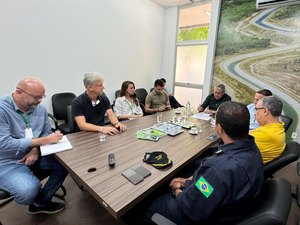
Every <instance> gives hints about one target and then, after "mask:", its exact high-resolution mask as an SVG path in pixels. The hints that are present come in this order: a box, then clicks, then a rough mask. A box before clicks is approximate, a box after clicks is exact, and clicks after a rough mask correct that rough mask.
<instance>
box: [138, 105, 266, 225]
mask: <svg viewBox="0 0 300 225" xmlns="http://www.w3.org/2000/svg"><path fill="white" fill-rule="evenodd" d="M248 131H249V112H248V110H247V108H246V106H244V105H242V104H240V103H237V102H231V101H229V102H225V103H223V104H221V105H220V107H219V108H218V110H217V113H216V132H217V134H218V135H219V136H220V137H221V139H222V140H223V142H224V144H223V145H222V146H220V147H219V148H218V149H217V150H216V151H215V152H214V153H213V154H212V155H211V156H209V157H206V158H204V159H203V160H202V162H201V163H200V166H199V168H198V169H197V170H196V171H194V173H193V175H192V176H191V177H189V178H180V177H179V178H174V179H173V180H172V181H171V182H170V187H171V189H172V193H165V194H163V195H160V196H158V197H156V198H155V199H154V200H153V201H152V202H150V203H149V205H147V208H146V211H145V212H144V215H143V216H144V217H145V218H146V219H147V220H150V219H151V217H152V215H153V214H154V213H159V214H161V215H163V216H165V217H166V218H168V219H170V220H172V221H173V222H175V223H176V224H177V225H185V224H194V223H195V224H205V223H207V222H209V221H211V219H212V217H213V215H214V214H215V213H216V212H217V211H218V209H220V208H226V206H231V205H233V204H235V203H238V202H245V201H248V200H251V199H253V198H254V197H255V196H257V194H258V193H259V192H260V190H261V187H262V185H263V179H264V178H263V163H262V158H261V155H260V153H259V150H258V148H257V146H256V144H255V142H254V140H253V137H251V136H248ZM152 199H153V198H152ZM144 204H145V203H144Z"/></svg>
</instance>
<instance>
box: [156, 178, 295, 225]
mask: <svg viewBox="0 0 300 225" xmlns="http://www.w3.org/2000/svg"><path fill="white" fill-rule="evenodd" d="M253 203H254V207H253V208H252V209H251V210H248V211H247V214H246V216H244V217H242V218H239V219H237V220H235V219H233V220H230V218H226V222H224V221H222V218H220V221H219V220H218V218H215V220H216V222H214V223H213V224H215V225H225V224H226V225H228V224H230V225H285V224H286V222H287V219H288V216H289V212H290V208H291V203H292V199H291V185H290V183H289V182H288V181H287V180H285V179H283V178H279V177H278V178H272V179H269V180H267V181H265V183H264V185H263V188H262V190H261V192H260V193H259V195H258V196H257V197H256V198H255V199H254V202H253ZM151 219H152V221H153V222H154V223H156V224H158V225H176V224H175V223H174V222H172V221H170V220H169V219H167V218H165V217H163V216H162V215H160V214H158V213H155V214H154V215H153V216H152V218H151ZM200 224H201V223H199V225H200Z"/></svg>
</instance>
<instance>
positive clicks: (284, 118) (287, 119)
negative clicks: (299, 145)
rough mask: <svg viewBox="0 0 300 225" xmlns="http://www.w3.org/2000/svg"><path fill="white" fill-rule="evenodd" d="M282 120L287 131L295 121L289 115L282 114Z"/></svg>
mask: <svg viewBox="0 0 300 225" xmlns="http://www.w3.org/2000/svg"><path fill="white" fill-rule="evenodd" d="M280 120H281V121H282V122H283V123H284V131H285V132H287V130H288V129H289V127H290V126H291V124H292V123H293V119H292V118H290V117H288V116H285V115H281V116H280Z"/></svg>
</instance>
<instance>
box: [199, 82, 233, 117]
mask: <svg viewBox="0 0 300 225" xmlns="http://www.w3.org/2000/svg"><path fill="white" fill-rule="evenodd" d="M227 101H231V97H230V96H229V95H227V94H226V93H225V86H224V84H219V85H217V86H216V87H215V88H214V93H212V94H210V95H208V96H207V97H206V99H205V101H204V102H203V103H202V104H201V105H199V107H198V108H197V109H198V111H199V112H203V111H204V112H205V113H208V114H215V112H216V110H217V109H218V107H219V105H221V103H223V102H227Z"/></svg>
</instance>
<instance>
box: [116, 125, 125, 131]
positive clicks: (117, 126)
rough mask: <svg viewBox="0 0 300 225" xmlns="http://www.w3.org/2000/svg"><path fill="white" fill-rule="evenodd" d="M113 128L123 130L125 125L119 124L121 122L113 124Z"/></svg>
mask: <svg viewBox="0 0 300 225" xmlns="http://www.w3.org/2000/svg"><path fill="white" fill-rule="evenodd" d="M115 128H117V129H118V130H119V131H120V132H124V131H125V130H126V126H125V125H124V124H121V123H117V124H116V125H115Z"/></svg>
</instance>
